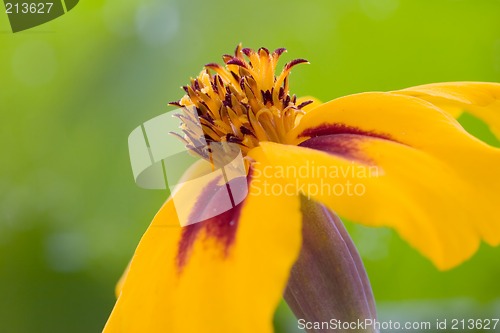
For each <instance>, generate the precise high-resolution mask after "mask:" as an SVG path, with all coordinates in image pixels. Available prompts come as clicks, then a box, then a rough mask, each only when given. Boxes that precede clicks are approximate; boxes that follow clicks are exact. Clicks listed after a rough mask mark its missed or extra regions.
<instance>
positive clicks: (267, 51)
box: [259, 47, 269, 55]
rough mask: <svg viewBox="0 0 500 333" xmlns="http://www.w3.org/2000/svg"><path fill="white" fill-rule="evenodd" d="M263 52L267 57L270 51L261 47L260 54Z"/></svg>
mask: <svg viewBox="0 0 500 333" xmlns="http://www.w3.org/2000/svg"><path fill="white" fill-rule="evenodd" d="M261 52H265V53H266V54H267V55H269V50H268V49H266V48H265V47H261V48H260V49H259V54H260V53H261Z"/></svg>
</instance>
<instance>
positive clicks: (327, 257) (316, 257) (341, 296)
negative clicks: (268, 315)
mask: <svg viewBox="0 0 500 333" xmlns="http://www.w3.org/2000/svg"><path fill="white" fill-rule="evenodd" d="M301 211H302V214H303V231H302V234H303V244H302V249H301V252H300V255H299V258H298V260H297V262H296V263H295V265H294V266H293V268H292V271H291V274H290V279H289V281H288V286H287V288H286V291H285V300H286V302H287V303H288V305H289V306H290V308H291V309H292V311H293V313H294V314H295V315H296V317H297V319H304V320H305V321H306V322H330V320H332V319H334V320H335V322H336V323H339V321H341V322H350V323H352V322H356V323H359V322H364V321H365V320H366V319H372V320H375V319H376V310H375V300H374V299H373V293H372V290H371V286H370V281H369V280H368V277H367V275H366V271H365V269H364V267H363V263H362V261H361V258H360V257H359V254H358V251H357V250H356V248H355V246H354V243H353V242H352V240H351V238H350V237H349V234H348V233H347V231H346V229H345V227H344V225H343V224H342V221H340V219H339V218H338V217H337V216H336V215H335V214H334V213H332V212H331V211H330V210H329V209H328V208H326V207H325V206H323V205H321V204H319V203H316V202H314V201H312V200H308V199H307V198H305V197H302V201H301ZM326 331H328V332H344V331H346V330H345V329H342V328H339V329H328V330H325V329H314V328H313V329H307V332H326ZM352 331H353V332H376V330H375V329H374V328H373V327H365V328H364V329H354V330H352Z"/></svg>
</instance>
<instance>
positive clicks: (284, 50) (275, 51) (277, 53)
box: [273, 47, 286, 57]
mask: <svg viewBox="0 0 500 333" xmlns="http://www.w3.org/2000/svg"><path fill="white" fill-rule="evenodd" d="M285 52H286V49H285V48H284V47H280V48H278V49H276V50H274V52H273V53H274V54H276V55H277V56H278V57H279V56H280V55H282V54H283V53H285Z"/></svg>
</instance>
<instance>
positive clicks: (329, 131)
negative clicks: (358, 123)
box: [299, 123, 401, 143]
mask: <svg viewBox="0 0 500 333" xmlns="http://www.w3.org/2000/svg"><path fill="white" fill-rule="evenodd" d="M338 134H353V135H359V136H365V137H366V136H368V137H372V138H379V139H384V140H390V141H394V142H398V143H401V142H399V141H397V140H395V139H394V138H392V137H391V136H390V135H389V134H386V133H380V132H375V131H366V130H362V129H361V128H358V127H354V126H348V125H345V124H339V123H336V124H323V125H320V126H317V127H313V128H308V129H306V130H304V131H303V132H302V133H300V134H299V138H303V137H311V138H314V137H317V136H324V135H338Z"/></svg>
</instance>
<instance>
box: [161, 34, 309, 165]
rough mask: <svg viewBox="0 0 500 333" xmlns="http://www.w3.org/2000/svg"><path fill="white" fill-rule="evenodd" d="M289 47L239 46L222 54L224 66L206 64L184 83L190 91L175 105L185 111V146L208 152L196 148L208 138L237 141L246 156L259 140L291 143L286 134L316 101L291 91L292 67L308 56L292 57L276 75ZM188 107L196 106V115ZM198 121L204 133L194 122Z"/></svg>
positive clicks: (183, 138)
mask: <svg viewBox="0 0 500 333" xmlns="http://www.w3.org/2000/svg"><path fill="white" fill-rule="evenodd" d="M285 51H286V50H285V49H283V48H280V49H277V50H275V51H274V52H272V53H270V52H269V51H268V50H267V49H265V48H260V49H259V50H258V51H254V50H252V49H248V48H243V49H242V47H241V44H240V45H238V46H237V48H236V50H235V53H234V56H231V55H224V56H223V57H222V58H223V60H224V63H225V66H221V65H219V64H215V63H210V64H207V65H205V68H204V70H203V71H202V72H201V73H200V75H199V76H198V77H197V78H195V79H191V84H190V85H187V86H184V87H183V89H184V90H185V91H186V95H184V97H182V98H181V99H180V100H179V101H177V102H172V103H170V104H171V105H176V106H179V107H181V108H183V110H184V112H183V114H180V115H178V117H179V118H180V119H181V129H182V131H183V133H184V136H179V138H180V139H181V140H183V141H184V142H185V144H186V146H187V147H188V148H190V149H193V150H194V151H195V152H198V154H200V155H204V154H201V153H200V152H199V151H198V150H199V149H197V148H196V147H200V142H201V141H203V140H201V137H203V138H204V140H205V141H206V143H207V144H210V143H211V142H222V143H223V142H230V143H235V144H238V145H239V147H240V149H241V150H242V152H243V154H244V155H246V153H247V152H248V151H249V150H250V149H252V148H254V147H256V146H258V145H259V142H260V141H274V142H279V143H286V139H285V138H286V133H287V132H289V131H290V130H291V129H292V128H293V127H294V126H295V125H296V124H297V122H298V119H299V118H300V117H301V116H302V115H303V114H304V111H303V110H302V108H303V107H304V106H306V105H308V104H310V103H312V101H305V102H302V103H297V97H296V96H295V95H290V93H289V90H288V87H289V78H288V77H289V74H290V71H291V69H292V67H293V66H295V65H297V64H300V63H308V62H307V60H304V59H296V60H293V61H290V62H289V63H287V64H286V65H285V66H284V68H283V70H282V72H281V73H280V75H279V76H276V75H275V70H276V65H277V62H278V59H279V57H280V56H281V54H283V53H284V52H285ZM245 56H246V58H245ZM247 59H248V60H247ZM189 107H191V108H195V109H196V115H195V114H193V113H194V112H189V109H188V108H189ZM196 118H198V119H196ZM198 123H199V124H201V131H200V129H199V125H195V124H198Z"/></svg>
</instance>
